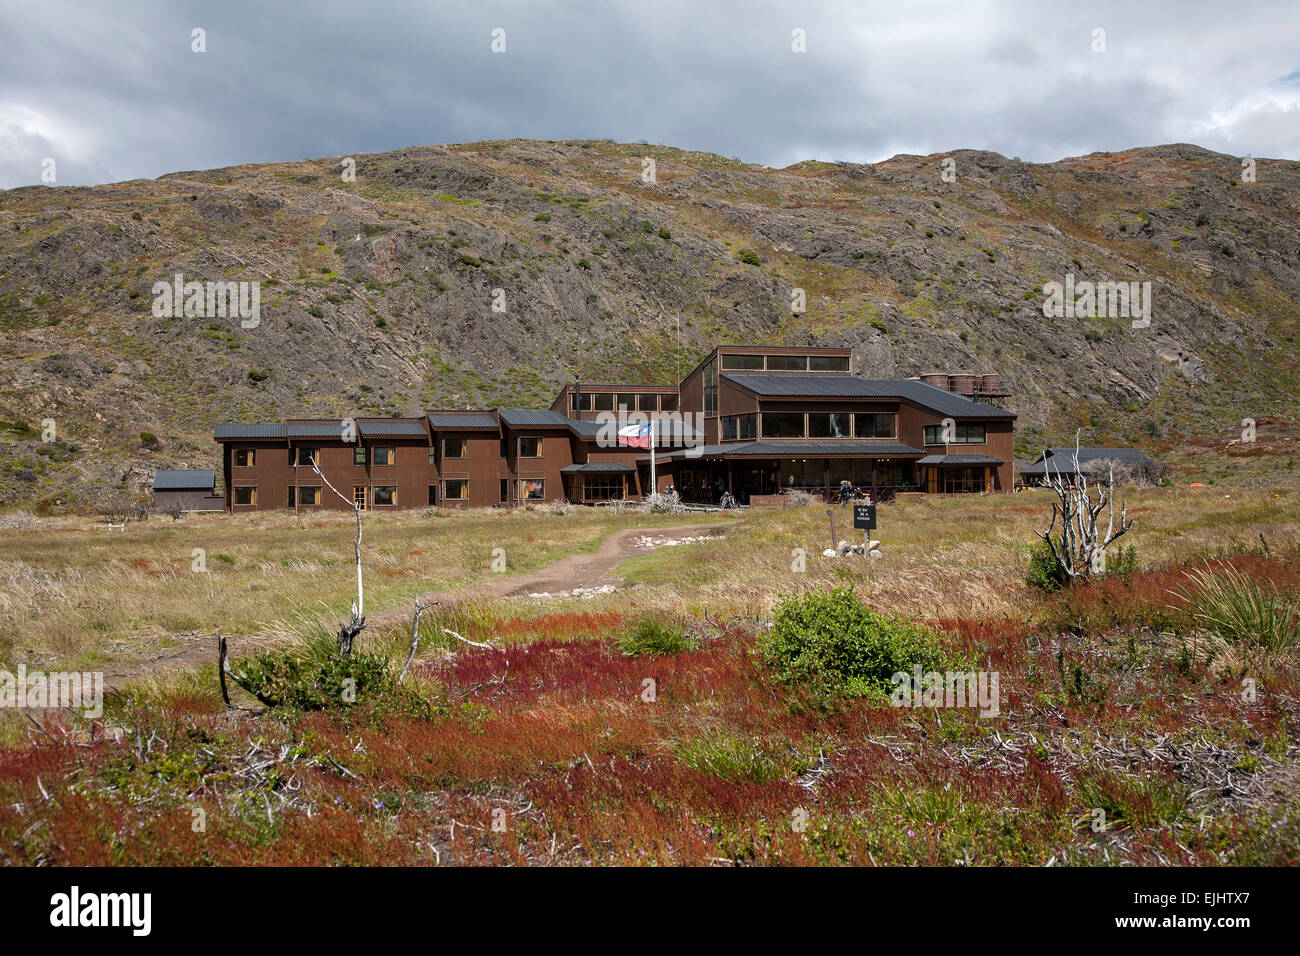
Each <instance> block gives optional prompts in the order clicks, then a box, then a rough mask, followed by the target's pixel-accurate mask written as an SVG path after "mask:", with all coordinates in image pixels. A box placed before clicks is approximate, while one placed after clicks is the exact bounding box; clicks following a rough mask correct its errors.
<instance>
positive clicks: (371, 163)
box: [0, 142, 1300, 503]
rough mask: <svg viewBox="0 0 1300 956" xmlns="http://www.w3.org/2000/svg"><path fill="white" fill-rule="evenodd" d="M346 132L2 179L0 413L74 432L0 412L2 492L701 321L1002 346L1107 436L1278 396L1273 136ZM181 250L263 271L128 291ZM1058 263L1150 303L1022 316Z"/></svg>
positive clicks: (1027, 374)
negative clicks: (8, 437)
mask: <svg viewBox="0 0 1300 956" xmlns="http://www.w3.org/2000/svg"><path fill="white" fill-rule="evenodd" d="M647 152H649V153H651V154H652V156H653V158H654V159H655V162H656V169H655V178H654V181H653V182H647V181H645V180H644V179H643V177H642V172H643V168H644V167H643V163H642V159H643V154H645V153H647ZM352 158H353V159H354V160H355V161H356V179H355V181H353V182H346V181H344V180H343V179H342V178H341V175H340V173H341V159H342V157H333V158H326V159H321V160H317V161H312V162H304V163H289V164H280V165H275V164H270V165H258V166H247V167H232V168H229V169H222V170H212V171H208V172H185V173H177V174H174V175H172V176H166V177H163V178H161V179H158V180H155V181H150V182H132V183H124V184H116V185H113V186H105V187H95V188H90V189H78V188H62V187H60V188H31V189H16V190H10V191H8V192H7V193H4V194H3V195H2V196H0V336H3V341H4V353H3V354H4V362H5V371H6V380H7V381H8V382H10V383H11V387H10V388H9V390H8V391H6V392H5V393H4V394H0V419H2V420H5V421H10V422H15V423H26V425H27V426H28V427H35V426H38V425H39V422H40V421H41V420H43V419H45V418H53V419H55V420H56V421H58V423H59V428H60V436H61V438H66V439H67V440H69V441H75V442H76V446H77V448H78V450H77V451H76V452H69V453H67V454H66V455H64V454H63V452H60V455H62V457H60V456H48V455H46V456H45V457H44V458H43V459H42V458H40V456H38V455H37V443H36V442H35V441H34V440H33V439H32V438H31V436H30V435H27V434H26V433H22V434H20V433H19V432H13V433H12V437H13V438H14V444H15V447H14V452H13V457H15V458H16V459H19V460H22V461H24V462H26V461H28V460H30V461H31V462H32V463H33V465H32V467H31V468H28V467H27V466H26V465H24V466H23V467H24V468H26V469H27V470H34V469H35V468H36V466H38V465H40V464H41V462H42V461H43V462H44V465H45V467H44V469H43V471H42V473H41V474H40V477H41V479H42V481H39V482H36V481H32V480H29V479H27V478H26V474H27V471H11V472H9V473H0V503H11V502H14V501H19V500H25V499H28V498H30V497H31V496H32V494H33V489H34V488H36V487H41V488H43V489H44V491H43V492H42V493H45V494H47V495H50V496H53V495H60V494H62V493H64V492H69V491H70V490H71V489H73V488H74V487H76V488H83V489H84V488H88V487H93V485H94V482H93V480H91V481H88V480H87V479H88V478H90V479H93V478H94V477H96V476H102V477H107V476H110V475H111V474H112V473H113V469H114V467H116V466H117V464H118V463H120V461H121V460H123V459H125V458H128V457H130V456H131V454H132V452H133V450H134V448H135V446H136V444H138V436H139V435H140V434H141V433H142V432H148V433H152V434H155V435H157V436H158V437H159V439H160V444H161V447H162V448H164V449H165V450H166V455H167V456H168V459H169V460H167V461H158V462H155V464H157V465H163V466H166V465H176V466H179V465H180V464H181V463H184V464H188V465H202V464H205V463H207V464H208V465H209V466H210V464H211V462H212V459H213V457H214V454H215V450H214V447H213V445H212V443H211V440H210V435H211V431H210V426H211V424H212V423H213V422H214V421H218V420H227V419H243V420H251V419H253V418H258V419H274V418H282V417H285V416H289V415H292V416H330V415H343V414H355V413H361V414H378V415H386V414H393V413H397V414H414V413H417V412H419V411H420V410H421V409H423V408H428V407H438V406H441V407H468V406H478V407H484V406H488V407H490V406H495V405H539V406H541V407H546V406H547V405H549V404H550V401H551V399H552V397H553V395H554V392H555V391H556V390H557V388H558V387H559V385H560V384H561V383H562V382H565V381H570V380H572V378H573V376H574V375H579V376H581V377H583V378H585V379H587V380H589V381H595V380H600V381H618V380H624V381H629V382H643V381H663V382H672V381H677V380H678V379H679V378H680V376H681V375H682V374H684V373H685V372H686V371H688V370H689V369H690V368H691V367H693V366H694V364H695V363H696V361H698V359H699V358H700V356H701V355H702V354H703V353H704V352H705V351H706V350H707V349H708V348H710V347H712V346H713V345H715V344H718V343H719V342H722V341H733V342H746V341H764V342H781V343H786V344H826V345H832V344H833V345H850V346H852V347H853V348H854V351H855V360H856V365H857V367H858V369H859V370H860V373H861V374H865V375H869V376H873V377H891V376H907V375H915V374H919V373H921V372H925V371H932V370H951V371H974V372H998V373H1000V374H1001V375H1002V376H1003V378H1004V381H1005V382H1006V383H1007V384H1008V385H1009V386H1010V388H1011V390H1012V391H1013V393H1014V396H1013V398H1012V399H1011V400H1010V402H1009V405H1010V407H1011V408H1012V409H1013V410H1015V411H1016V412H1017V413H1018V414H1019V415H1020V420H1019V423H1018V427H1019V428H1021V429H1022V430H1023V429H1029V430H1031V431H1033V430H1036V429H1048V428H1049V427H1050V426H1053V425H1055V426H1057V427H1058V428H1064V425H1063V424H1062V423H1064V422H1066V419H1067V418H1068V419H1069V421H1075V419H1076V417H1077V414H1078V413H1079V412H1083V413H1085V414H1087V415H1088V416H1090V417H1091V418H1092V419H1095V420H1096V421H1097V422H1098V423H1099V424H1098V425H1097V426H1096V427H1097V428H1098V429H1100V430H1103V431H1105V430H1107V429H1109V431H1110V434H1111V435H1112V436H1113V437H1114V438H1115V439H1116V440H1119V439H1121V438H1127V440H1129V441H1131V442H1137V443H1141V442H1142V441H1143V440H1145V439H1146V437H1147V436H1148V435H1150V434H1156V433H1167V432H1169V431H1170V430H1177V429H1181V430H1184V431H1188V430H1193V433H1195V432H1194V430H1195V429H1197V428H1204V427H1207V425H1206V423H1207V422H1211V421H1212V420H1217V419H1214V416H1215V415H1217V414H1219V413H1220V412H1221V411H1222V409H1223V408H1224V407H1226V405H1225V403H1226V402H1227V398H1225V390H1229V389H1230V391H1231V396H1230V397H1231V403H1232V404H1234V407H1235V406H1236V405H1244V406H1248V407H1250V408H1251V409H1252V411H1253V412H1254V413H1255V414H1256V415H1259V414H1266V413H1269V412H1277V413H1280V414H1283V415H1288V414H1289V415H1292V416H1293V417H1294V414H1295V405H1296V402H1297V399H1296V389H1295V388H1294V385H1295V383H1294V382H1290V383H1289V386H1290V387H1289V388H1288V387H1282V388H1280V389H1279V387H1278V383H1277V381H1276V375H1277V374H1278V369H1279V363H1278V362H1277V360H1276V358H1277V356H1278V355H1279V354H1282V353H1284V352H1286V350H1287V349H1290V350H1292V351H1294V334H1295V315H1297V314H1300V309H1298V308H1297V304H1300V231H1298V230H1297V227H1296V222H1297V213H1300V167H1297V166H1296V164H1292V163H1285V162H1278V161H1269V160H1261V161H1260V162H1259V166H1258V172H1257V181H1256V182H1255V183H1254V184H1249V185H1247V184H1243V183H1241V182H1240V181H1239V169H1240V164H1239V161H1238V160H1236V159H1235V158H1234V157H1227V156H1221V155H1218V154H1214V153H1210V152H1207V151H1205V150H1201V149H1197V148H1195V147H1190V146H1170V147H1161V148H1156V149H1145V150H1133V151H1130V152H1125V153H1116V154H1095V155H1092V156H1085V157H1079V158H1074V159H1067V160H1063V161H1061V162H1058V163H1053V164H1049V165H1033V164H1028V163H1022V162H1019V161H1018V160H1014V159H1009V158H1007V157H1003V156H999V155H997V154H995V153H987V152H974V151H957V152H954V153H952V154H950V155H947V156H927V157H921V156H898V157H895V158H893V159H891V160H889V161H887V162H883V163H879V164H876V165H873V166H861V165H852V164H830V163H813V162H808V163H800V164H797V165H795V166H792V167H790V168H788V169H784V170H774V169H768V168H765V167H758V166H747V165H744V164H742V163H738V162H734V161H730V160H726V159H723V158H721V157H717V156H710V155H707V154H701V153H688V152H683V151H678V150H672V149H666V148H661V147H641V146H623V145H618V144H607V143H536V142H510V143H484V144H475V145H474V146H467V147H459V146H456V147H422V148H412V149H405V150H399V151H396V152H392V153H385V154H378V155H362V154H358V155H355V156H353V157H352ZM945 159H951V160H952V161H953V164H952V167H951V168H952V170H953V181H945V179H944V178H943V177H942V176H941V172H942V169H941V163H942V162H943V160H945ZM177 273H181V274H183V275H184V276H185V278H186V279H192V280H199V281H205V282H207V281H213V282H219V281H257V282H259V283H261V286H260V288H261V303H262V304H261V316H262V320H261V323H260V325H258V326H257V327H256V328H255V329H244V328H241V327H240V324H239V321H238V320H237V319H232V318H230V317H212V316H184V317H180V318H176V317H174V316H171V315H168V316H165V317H163V318H157V317H155V316H154V315H153V312H152V310H151V303H152V299H153V293H152V288H153V284H154V283H155V282H159V281H171V280H172V278H173V277H174V276H175V275H176V274H177ZM1067 273H1072V274H1074V275H1076V276H1077V277H1079V278H1080V279H1085V280H1089V281H1095V282H1103V281H1115V282H1150V283H1151V284H1152V303H1153V309H1152V323H1151V326H1150V328H1149V329H1144V330H1139V329H1135V328H1133V327H1132V325H1131V323H1130V322H1129V321H1127V320H1126V319H1122V318H1113V317H1101V318H1086V319H1084V318H1049V317H1045V316H1044V314H1043V310H1042V301H1043V292H1042V290H1043V286H1044V284H1045V283H1048V282H1061V281H1063V279H1064V277H1065V275H1066V274H1067ZM795 288H798V289H802V290H803V291H804V294H805V298H806V302H807V310H806V312H805V313H804V314H802V315H798V316H792V315H791V311H790V302H791V298H790V294H791V290H792V289H795ZM494 303H500V304H501V306H502V307H503V308H504V311H494V310H493V305H494ZM1288 335H1290V336H1292V340H1291V343H1290V344H1288V340H1287V336H1288ZM1281 367H1283V368H1286V367H1289V366H1286V365H1285V363H1281ZM181 383H183V387H182V384H181ZM1285 384H1286V383H1284V386H1285ZM363 385H364V388H363V387H362V386H363ZM1170 388H1176V389H1178V391H1177V393H1176V394H1177V395H1178V398H1177V400H1176V401H1163V402H1162V401H1160V398H1161V396H1162V394H1164V393H1165V391H1166V390H1167V389H1170ZM1279 402H1280V403H1281V404H1280V405H1279ZM1155 407H1158V408H1159V409H1160V411H1159V412H1151V413H1150V414H1151V415H1152V416H1159V421H1153V422H1151V423H1150V425H1151V427H1148V428H1144V429H1142V430H1140V431H1138V430H1135V431H1133V432H1132V433H1131V434H1127V435H1126V434H1125V432H1124V429H1136V428H1137V422H1138V421H1139V420H1140V419H1141V418H1142V417H1143V416H1144V415H1145V414H1147V412H1146V409H1148V408H1155ZM1219 417H1222V416H1221V415H1220V416H1219ZM1232 417H1233V416H1229V418H1232ZM1235 417H1237V418H1240V417H1241V416H1240V415H1236V416H1235ZM80 493H81V492H77V494H80ZM69 502H70V503H76V502H75V496H72V497H70V498H69Z"/></svg>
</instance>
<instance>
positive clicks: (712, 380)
mask: <svg viewBox="0 0 1300 956" xmlns="http://www.w3.org/2000/svg"><path fill="white" fill-rule="evenodd" d="M704 414H705V415H716V414H718V365H717V363H716V362H710V363H709V364H708V365H706V366H705V367H704Z"/></svg>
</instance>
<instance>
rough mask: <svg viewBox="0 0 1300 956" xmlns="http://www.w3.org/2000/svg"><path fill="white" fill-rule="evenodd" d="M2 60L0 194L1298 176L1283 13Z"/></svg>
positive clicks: (1056, 12)
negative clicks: (539, 153) (554, 158)
mask: <svg viewBox="0 0 1300 956" xmlns="http://www.w3.org/2000/svg"><path fill="white" fill-rule="evenodd" d="M195 30H201V31H202V46H204V51H203V52H197V51H196V50H195V47H196V46H198V45H200V44H199V43H198V41H197V40H196V39H195V33H194V31H195ZM495 31H502V32H495ZM1098 31H1101V32H1098ZM494 32H495V40H494ZM494 45H495V47H496V48H497V49H494ZM799 47H802V50H799V49H797V48H799ZM0 49H3V50H4V55H3V57H0V188H6V189H7V188H12V187H15V186H24V185H39V184H40V183H42V182H43V181H49V180H50V179H52V180H53V182H54V183H55V184H57V185H86V184H95V183H104V182H117V181H122V180H128V179H137V178H152V177H155V176H159V175H162V174H164V173H169V172H176V171H180V170H189V169H210V168H217V167H221V166H230V165H236V164H241V163H253V162H273V161H294V160H302V159H308V158H317V157H326V156H345V155H350V154H353V153H374V152H383V151H386V150H391V149H399V148H402V147H406V146H419V145H430V144H438V143H457V142H472V141H477V140H486V139H510V138H528V139H550V140H562V139H603V138H610V139H614V140H617V141H620V142H638V141H641V140H646V141H648V142H651V143H658V144H663V145H668V146H677V147H681V148H684V149H692V150H702V151H707V152H713V153H719V154H721V155H724V156H731V157H736V158H739V159H741V160H744V161H746V162H752V163H762V164H765V165H769V166H775V167H780V166H786V165H789V164H790V163H795V162H799V161H801V160H806V159H820V160H831V161H850V162H878V161H880V160H883V159H887V158H889V157H890V156H893V155H896V154H899V153H918V154H932V153H938V152H945V151H948V150H952V149H962V148H968V149H989V150H995V151H997V152H1000V153H1003V154H1004V155H1007V156H1017V157H1020V158H1021V159H1024V160H1028V161H1032V162H1052V161H1054V160H1058V159H1061V158H1063V157H1066V156H1078V155H1083V154H1086V153H1091V152H1097V151H1113V150H1121V149H1129V148H1132V147H1137V146H1153V145H1159V144H1163V143H1175V142H1187V143H1195V144H1197V145H1200V146H1203V147H1206V148H1207V149H1213V150H1217V151H1220V152H1224V153H1227V154H1229V155H1233V156H1239V157H1244V156H1255V157H1279V158H1288V159H1300V2H1297V0H1227V2H1208V0H1124V2H1098V3H1086V2H1077V0H1074V2H1071V0H1036V2H1035V0H934V2H922V0H911V2H908V0H891V2H875V0H869V2H868V0H863V2H844V0H839V2H836V0H517V2H495V0H459V2H449V0H318V2H307V0H294V2H290V0H283V2H282V0H220V2H216V0H209V2H207V3H199V2H190V0H112V2H109V0H101V2H92V0H25V2H19V0H0ZM50 160H53V162H52V163H51V162H50ZM43 177H44V179H43Z"/></svg>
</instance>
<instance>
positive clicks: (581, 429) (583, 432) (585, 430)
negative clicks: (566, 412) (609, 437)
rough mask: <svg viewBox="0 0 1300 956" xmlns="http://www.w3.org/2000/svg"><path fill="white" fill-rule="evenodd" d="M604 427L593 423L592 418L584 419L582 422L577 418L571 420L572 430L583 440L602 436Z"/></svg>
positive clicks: (595, 422) (570, 426)
mask: <svg viewBox="0 0 1300 956" xmlns="http://www.w3.org/2000/svg"><path fill="white" fill-rule="evenodd" d="M604 427H605V426H604V425H602V424H601V423H600V422H597V421H593V420H592V419H590V418H584V419H581V420H578V419H576V418H570V419H569V428H570V430H572V432H573V433H574V434H575V435H578V436H580V437H582V438H595V437H596V436H597V435H599V434H600V432H601V430H602V429H603V428H604Z"/></svg>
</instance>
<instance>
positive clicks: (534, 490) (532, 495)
mask: <svg viewBox="0 0 1300 956" xmlns="http://www.w3.org/2000/svg"><path fill="white" fill-rule="evenodd" d="M519 497H520V498H521V499H523V500H524V501H541V500H543V499H544V498H545V497H546V482H545V481H543V480H542V479H541V478H521V479H520V480H519Z"/></svg>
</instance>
